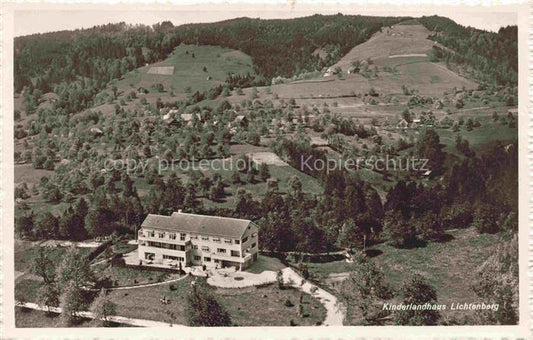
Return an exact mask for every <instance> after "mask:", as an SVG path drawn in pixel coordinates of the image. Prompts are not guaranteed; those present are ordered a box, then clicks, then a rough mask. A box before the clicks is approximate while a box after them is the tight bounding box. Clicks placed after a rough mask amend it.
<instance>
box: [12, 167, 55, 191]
mask: <svg viewBox="0 0 533 340" xmlns="http://www.w3.org/2000/svg"><path fill="white" fill-rule="evenodd" d="M14 174H15V186H16V185H17V184H20V183H22V182H26V183H27V184H28V185H30V184H33V185H35V184H39V180H40V179H41V177H43V176H46V177H52V175H53V174H54V172H53V171H51V170H45V169H34V168H33V165H31V164H15V170H14Z"/></svg>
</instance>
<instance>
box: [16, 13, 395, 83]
mask: <svg viewBox="0 0 533 340" xmlns="http://www.w3.org/2000/svg"><path fill="white" fill-rule="evenodd" d="M402 20H405V18H400V17H396V18H393V17H368V16H345V15H341V14H338V15H330V16H323V15H314V16H311V17H304V18H296V19H289V20H260V19H250V18H238V19H232V20H227V21H222V22H217V23H210V24H189V25H182V26H178V27H174V26H173V25H172V23H170V22H163V23H161V24H156V25H153V26H151V27H150V26H142V25H136V26H130V25H126V24H124V23H119V24H110V25H103V26H95V27H93V28H91V29H87V30H76V31H61V32H54V33H47V34H38V35H32V36H26V37H19V38H16V39H15V89H16V91H17V92H19V91H20V90H21V89H22V88H23V86H25V85H28V84H29V83H30V79H31V80H32V83H33V85H35V86H36V87H37V88H39V89H40V90H41V91H43V92H48V91H49V90H50V86H49V85H50V84H57V83H60V82H61V81H71V80H73V79H76V77H77V76H78V75H82V76H85V77H90V78H94V77H95V76H96V77H98V76H99V74H101V75H102V77H103V79H102V80H103V81H108V80H109V79H107V78H108V77H109V76H110V75H112V76H117V75H118V76H120V75H121V74H123V73H125V72H127V71H129V70H131V69H132V68H134V67H138V66H139V65H142V64H144V63H145V62H148V63H152V62H155V61H158V60H162V59H164V58H165V57H166V56H167V55H168V54H169V53H170V52H171V51H172V50H173V49H174V48H175V47H176V46H177V45H179V44H180V43H182V42H184V43H194V44H200V45H219V46H223V47H229V48H233V49H237V50H241V51H243V52H245V53H247V54H249V55H250V56H251V57H252V59H253V61H254V67H255V69H256V73H257V74H259V75H261V76H262V77H263V80H267V81H269V80H270V78H272V77H274V76H277V75H281V76H292V75H293V74H295V73H300V72H302V71H312V70H317V69H321V68H322V67H324V66H325V65H328V64H332V63H334V62H335V61H336V60H337V59H338V58H340V57H341V56H342V55H343V54H344V53H346V52H347V51H349V50H350V49H351V48H352V47H354V46H355V45H357V44H359V43H361V42H363V41H365V40H366V39H368V38H370V36H371V35H372V34H373V33H375V32H376V31H378V30H379V29H380V28H381V27H382V26H386V25H391V24H394V23H397V22H399V21H402ZM317 48H322V49H324V50H326V51H327V56H326V57H325V58H324V59H323V60H321V59H320V58H319V57H318V56H317V55H315V54H313V52H314V51H315V50H316V49H317ZM97 81H100V79H97Z"/></svg>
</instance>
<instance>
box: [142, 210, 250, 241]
mask: <svg viewBox="0 0 533 340" xmlns="http://www.w3.org/2000/svg"><path fill="white" fill-rule="evenodd" d="M250 223H252V221H250V220H243V219H238V218H230V217H220V216H208V215H196V214H186V213H182V212H174V213H172V215H171V216H163V215H154V214H148V216H147V217H146V219H145V220H144V222H143V223H142V227H143V228H154V229H157V230H160V229H162V230H169V231H175V232H188V233H192V234H200V235H213V236H221V237H228V238H240V237H241V236H242V234H244V232H245V231H246V229H247V228H248V226H249V225H250Z"/></svg>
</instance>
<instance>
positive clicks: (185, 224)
mask: <svg viewBox="0 0 533 340" xmlns="http://www.w3.org/2000/svg"><path fill="white" fill-rule="evenodd" d="M138 237H139V250H138V253H139V261H140V263H159V264H166V263H168V264H169V265H171V264H175V265H179V264H181V265H182V266H184V267H187V266H202V265H205V266H206V267H212V268H223V267H236V268H237V269H238V270H242V269H245V268H248V267H249V266H250V265H251V264H252V263H253V262H255V261H256V260H257V252H258V228H257V226H256V225H255V223H253V222H252V221H250V220H243V219H237V218H229V217H219V216H207V215H196V214H187V213H183V212H181V211H178V212H174V213H173V214H172V215H171V216H163V215H154V214H149V215H148V216H147V217H146V219H145V220H144V222H143V223H142V225H141V229H140V230H139V233H138Z"/></svg>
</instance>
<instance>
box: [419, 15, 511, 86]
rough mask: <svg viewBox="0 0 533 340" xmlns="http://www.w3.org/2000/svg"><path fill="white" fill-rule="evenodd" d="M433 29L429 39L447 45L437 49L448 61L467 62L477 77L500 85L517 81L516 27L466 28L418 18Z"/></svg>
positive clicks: (446, 22)
mask: <svg viewBox="0 0 533 340" xmlns="http://www.w3.org/2000/svg"><path fill="white" fill-rule="evenodd" d="M417 20H418V21H419V22H420V23H421V24H423V25H424V26H426V28H428V29H429V30H430V31H432V32H434V33H433V34H432V35H431V36H430V39H432V40H435V41H437V42H439V43H441V44H442V45H444V46H446V47H448V48H450V49H451V50H453V52H450V51H444V50H442V51H440V52H441V53H442V55H440V57H441V58H442V59H444V60H446V61H447V62H453V63H458V64H466V65H468V66H469V67H471V68H472V69H473V70H474V71H475V76H476V78H478V79H480V80H484V81H486V82H489V83H492V82H495V83H497V84H500V85H514V86H516V85H517V83H518V27H517V26H507V27H502V28H500V30H499V31H498V33H494V32H488V31H483V30H479V29H476V28H473V27H465V26H461V25H459V24H457V23H455V22H454V21H453V20H450V19H448V18H444V17H439V16H431V17H422V18H420V19H417Z"/></svg>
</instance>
